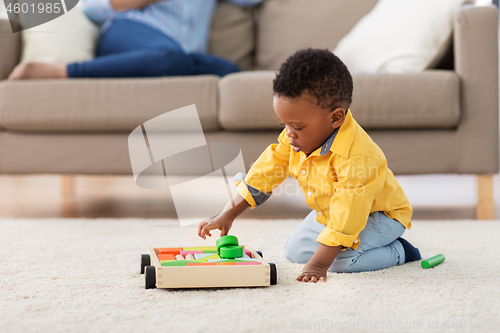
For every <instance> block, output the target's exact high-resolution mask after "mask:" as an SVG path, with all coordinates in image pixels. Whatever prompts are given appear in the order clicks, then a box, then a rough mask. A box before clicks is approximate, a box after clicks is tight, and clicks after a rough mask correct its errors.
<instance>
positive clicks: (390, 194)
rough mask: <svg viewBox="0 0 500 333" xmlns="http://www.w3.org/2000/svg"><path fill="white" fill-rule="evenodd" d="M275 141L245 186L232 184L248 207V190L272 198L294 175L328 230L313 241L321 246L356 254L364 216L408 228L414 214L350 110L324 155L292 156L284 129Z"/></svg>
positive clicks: (295, 154) (262, 156) (374, 145)
mask: <svg viewBox="0 0 500 333" xmlns="http://www.w3.org/2000/svg"><path fill="white" fill-rule="evenodd" d="M278 141H279V143H278V144H272V145H270V146H269V147H268V148H267V149H266V150H265V151H264V152H263V153H262V154H261V155H260V157H259V158H258V159H257V161H256V162H255V164H254V165H253V166H252V168H251V169H250V170H249V172H248V174H247V176H246V177H245V181H244V182H242V181H241V180H240V181H237V182H235V185H237V186H238V193H239V194H240V195H241V196H242V197H243V198H244V199H245V200H246V201H247V202H248V203H249V205H250V207H251V208H255V206H256V202H255V200H254V197H253V196H252V194H251V193H250V191H249V189H248V187H247V185H248V186H251V187H253V188H255V189H256V190H258V191H260V192H263V193H271V192H272V190H273V189H274V188H276V187H277V186H278V185H279V184H281V182H283V180H285V179H286V178H287V177H288V176H292V177H293V178H295V179H297V181H298V182H299V185H300V187H301V189H302V192H303V193H304V195H305V198H306V202H307V205H308V206H309V207H311V208H312V209H314V210H315V211H316V212H317V219H316V220H317V221H318V222H319V223H321V224H324V225H326V228H325V229H324V230H323V231H322V232H321V233H320V234H319V236H318V238H317V241H318V242H320V243H322V244H325V245H328V246H339V245H342V246H345V247H350V248H353V249H356V248H357V247H358V246H359V237H358V235H359V233H360V232H361V230H363V229H364V228H365V226H366V222H367V219H368V215H369V214H370V213H372V212H377V211H382V212H384V213H385V214H386V215H387V216H389V217H390V218H393V219H396V220H397V221H399V222H400V223H401V224H403V225H404V226H405V227H406V228H407V229H409V228H411V223H410V219H411V215H412V212H413V209H412V208H411V206H410V204H409V202H408V199H407V198H406V196H405V194H404V192H403V189H402V188H401V186H400V185H399V183H398V181H397V180H396V178H395V177H394V174H393V173H392V171H391V170H389V168H388V167H387V160H386V158H385V156H384V153H383V152H382V150H381V149H380V148H379V147H378V146H377V145H376V144H375V142H373V140H372V139H371V138H370V136H368V134H367V133H366V132H365V131H364V130H363V128H362V127H361V126H359V125H358V123H357V122H356V121H355V120H354V118H353V117H352V115H351V112H350V111H349V112H347V114H346V118H345V121H344V123H343V124H342V126H340V128H339V130H338V133H336V136H335V138H334V141H333V144H332V143H331V142H330V144H331V146H330V149H329V150H328V151H323V154H324V155H322V154H321V148H322V147H323V149H325V145H323V146H322V147H320V148H318V149H316V150H315V151H314V152H312V153H311V154H310V155H309V156H306V155H305V154H304V153H303V152H298V153H296V152H294V151H293V150H292V149H291V147H290V143H289V140H288V137H287V136H286V131H285V130H283V132H281V134H280V136H279V137H278ZM327 142H328V141H327ZM325 144H326V143H325ZM327 148H328V147H327ZM245 183H246V184H245Z"/></svg>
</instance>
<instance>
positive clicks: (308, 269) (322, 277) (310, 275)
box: [296, 260, 328, 283]
mask: <svg viewBox="0 0 500 333" xmlns="http://www.w3.org/2000/svg"><path fill="white" fill-rule="evenodd" d="M327 270H328V269H327V268H324V267H321V266H319V265H316V264H315V263H314V262H313V261H312V260H310V261H309V262H308V263H307V264H306V265H305V266H304V268H303V269H302V274H300V275H299V276H298V277H297V278H296V280H297V281H300V282H313V283H316V282H318V281H323V282H326V272H327Z"/></svg>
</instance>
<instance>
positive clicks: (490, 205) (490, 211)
mask: <svg viewBox="0 0 500 333" xmlns="http://www.w3.org/2000/svg"><path fill="white" fill-rule="evenodd" d="M476 218H477V219H478V220H493V219H494V218H495V203H494V201H493V176H492V175H477V207H476Z"/></svg>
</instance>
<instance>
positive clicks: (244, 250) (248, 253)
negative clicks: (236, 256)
mask: <svg viewBox="0 0 500 333" xmlns="http://www.w3.org/2000/svg"><path fill="white" fill-rule="evenodd" d="M243 252H244V253H245V254H246V255H247V256H249V257H250V258H251V257H252V254H251V253H250V251H248V250H247V249H243Z"/></svg>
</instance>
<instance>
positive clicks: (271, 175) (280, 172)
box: [234, 130, 290, 209]
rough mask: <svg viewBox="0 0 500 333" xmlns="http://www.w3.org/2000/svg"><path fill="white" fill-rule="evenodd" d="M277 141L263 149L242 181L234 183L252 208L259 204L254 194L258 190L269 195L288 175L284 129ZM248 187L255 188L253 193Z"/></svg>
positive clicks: (287, 150) (287, 152)
mask: <svg viewBox="0 0 500 333" xmlns="http://www.w3.org/2000/svg"><path fill="white" fill-rule="evenodd" d="M278 142H279V143H278V144H272V145H270V146H269V147H267V148H266V150H264V152H263V153H262V154H261V155H260V156H259V158H258V159H257V161H255V163H254V164H253V166H252V167H251V168H250V170H249V171H248V174H247V176H246V177H245V179H244V181H242V180H241V179H240V180H237V181H236V182H235V183H234V185H236V186H237V187H238V193H239V194H240V195H241V196H242V197H243V198H244V199H245V200H246V202H248V204H249V205H250V208H252V209H253V208H255V207H256V206H258V205H259V203H258V202H256V200H255V198H254V195H255V196H258V195H259V192H261V193H263V194H267V196H269V195H271V193H272V191H273V190H274V189H275V188H276V187H277V186H279V185H280V184H281V183H282V182H283V181H284V180H285V179H286V178H287V177H288V165H289V159H290V143H289V142H288V138H286V132H285V130H283V132H281V134H280V136H279V137H278ZM250 188H251V189H253V190H255V191H254V195H252V193H251V189H250ZM265 200H267V198H265ZM265 200H264V201H265Z"/></svg>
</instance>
